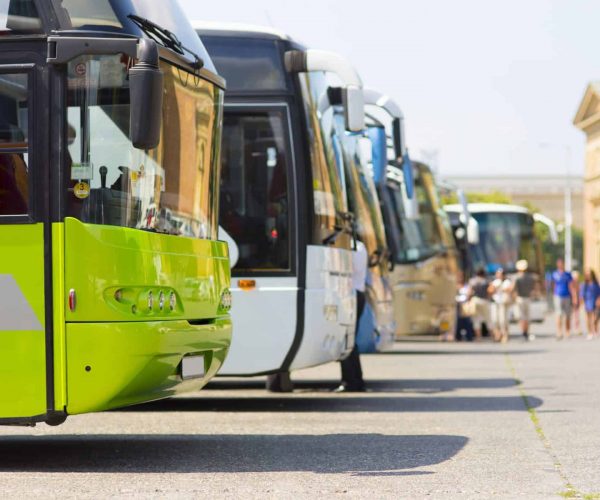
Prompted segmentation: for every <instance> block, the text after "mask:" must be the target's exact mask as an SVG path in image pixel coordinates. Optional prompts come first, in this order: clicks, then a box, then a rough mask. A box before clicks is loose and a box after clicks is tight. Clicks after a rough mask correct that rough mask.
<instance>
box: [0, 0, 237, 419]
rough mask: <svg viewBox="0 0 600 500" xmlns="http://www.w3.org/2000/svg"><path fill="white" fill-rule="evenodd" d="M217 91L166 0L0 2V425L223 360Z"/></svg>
mask: <svg viewBox="0 0 600 500" xmlns="http://www.w3.org/2000/svg"><path fill="white" fill-rule="evenodd" d="M223 94H224V81H223V80H222V79H221V78H220V77H219V76H218V75H217V73H216V70H215V68H214V66H213V64H212V62H211V60H210V57H209V56H208V54H207V52H206V50H205V48H204V46H203V45H202V42H201V40H200V39H199V38H198V36H197V35H196V33H195V32H194V30H193V29H192V28H191V26H190V25H189V24H188V21H187V19H186V18H185V16H184V15H183V13H182V11H181V10H180V8H179V6H178V4H177V3H176V1H175V0H163V1H161V2H153V1H151V0H136V1H135V2H130V1H123V2H114V1H109V0H94V1H93V2H92V1H91V0H89V1H82V0H9V1H6V2H2V3H0V384H1V385H2V392H3V394H2V398H1V399H0V424H7V425H12V424H14V425H34V424H35V423H37V422H46V423H48V424H51V425H56V424H60V423H62V422H63V421H64V420H65V419H66V417H67V415H72V414H79V413H86V412H93V411H101V410H107V409H111V408H116V407H121V406H125V405H130V404H135V403H139V402H143V401H149V400H154V399H159V398H164V397H168V396H172V395H175V394H178V393H181V392H184V391H190V390H197V389H200V388H201V387H202V386H203V385H204V384H205V383H206V382H207V381H208V380H209V379H210V378H211V377H212V376H213V375H214V374H215V373H216V371H217V370H218V369H219V367H220V366H221V364H222V363H223V361H224V359H225V356H226V354H227V351H228V349H229V345H230V341H231V321H230V317H229V309H230V307H231V294H230V292H229V285H230V271H229V260H228V249H227V245H226V244H225V243H223V242H220V241H217V229H218V225H217V217H218V185H219V175H220V172H219V169H220V167H219V165H220V158H219V149H220V141H221V129H222V111H223V110H222V108H223Z"/></svg>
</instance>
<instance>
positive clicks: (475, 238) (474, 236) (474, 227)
mask: <svg viewBox="0 0 600 500" xmlns="http://www.w3.org/2000/svg"><path fill="white" fill-rule="evenodd" d="M467 241H468V242H469V245H478V244H479V224H478V223H477V221H476V220H475V219H474V218H473V217H470V218H469V221H468V222H467Z"/></svg>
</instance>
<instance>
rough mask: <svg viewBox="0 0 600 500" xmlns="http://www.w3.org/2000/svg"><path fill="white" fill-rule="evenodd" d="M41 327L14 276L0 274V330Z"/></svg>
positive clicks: (37, 328)
mask: <svg viewBox="0 0 600 500" xmlns="http://www.w3.org/2000/svg"><path fill="white" fill-rule="evenodd" d="M43 329H44V327H43V326H42V324H41V323H40V321H39V320H38V318H37V316H36V315H35V312H34V311H33V309H32V308H31V306H30V305H29V302H27V298H25V295H23V292H22V291H21V288H20V287H19V285H18V284H17V282H16V280H15V278H14V276H13V275H12V274H0V332H2V331H5V332H6V331H9V332H14V331H32V330H34V331H41V330H43Z"/></svg>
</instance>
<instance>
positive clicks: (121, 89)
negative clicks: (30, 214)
mask: <svg viewBox="0 0 600 500" xmlns="http://www.w3.org/2000/svg"><path fill="white" fill-rule="evenodd" d="M127 67H128V61H127V60H124V58H123V57H121V56H97V57H89V56H86V57H80V58H78V59H76V60H74V61H72V62H71V63H69V65H68V86H69V92H68V109H67V118H68V124H69V160H70V161H69V163H68V171H67V178H68V180H69V186H68V203H69V213H70V215H72V216H74V217H78V218H79V219H80V220H82V221H84V222H90V223H95V224H107V225H114V226H124V227H131V228H137V229H144V230H147V231H153V232H160V233H166V234H173V235H180V236H187V237H193V238H211V239H213V238H216V234H217V220H216V219H217V213H216V206H217V198H218V192H217V189H218V171H219V170H218V169H219V155H218V150H217V149H216V147H215V145H216V144H218V143H219V141H220V119H221V105H222V99H223V92H222V91H221V90H220V89H218V88H217V87H215V86H214V85H213V84H211V83H209V82H208V81H206V80H203V79H194V78H184V77H182V75H184V72H183V70H180V69H178V68H175V67H174V66H171V65H169V64H167V63H164V62H161V69H162V71H163V74H164V98H163V117H162V131H161V140H160V144H159V145H158V147H157V148H156V149H153V150H151V151H143V150H139V149H135V148H134V147H133V145H132V144H131V141H130V139H129V88H128V81H127Z"/></svg>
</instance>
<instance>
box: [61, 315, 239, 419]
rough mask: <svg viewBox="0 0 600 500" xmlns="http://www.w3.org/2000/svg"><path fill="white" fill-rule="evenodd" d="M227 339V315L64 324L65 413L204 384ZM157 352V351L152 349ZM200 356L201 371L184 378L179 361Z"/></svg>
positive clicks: (105, 407) (106, 407)
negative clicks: (200, 319) (211, 318)
mask: <svg viewBox="0 0 600 500" xmlns="http://www.w3.org/2000/svg"><path fill="white" fill-rule="evenodd" d="M230 343H231V320H230V319H229V318H228V317H224V318H219V319H217V320H216V321H213V322H210V323H207V324H199V325H195V324H190V323H189V322H187V321H156V322H124V323H119V322H115V323H67V325H66V344H67V347H68V348H67V413H68V414H71V415H73V414H78V413H87V412H94V411H102V410H109V409H112V408H118V407H121V406H127V405H132V404H136V403H140V402H144V401H149V400H155V399H160V398H166V397H169V396H174V395H176V394H179V393H183V392H189V391H193V390H198V389H200V388H202V387H203V386H204V385H205V384H206V383H207V382H208V381H209V380H210V379H211V378H212V377H213V376H214V375H215V373H216V372H217V371H218V370H219V368H220V367H221V365H222V363H223V361H224V360H225V356H226V355H227V351H228V349H229V346H230ZM156 353H160V354H156ZM187 355H204V369H205V373H204V375H203V376H202V377H200V378H193V379H186V380H183V379H182V377H181V360H182V358H183V357H184V356H187Z"/></svg>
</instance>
